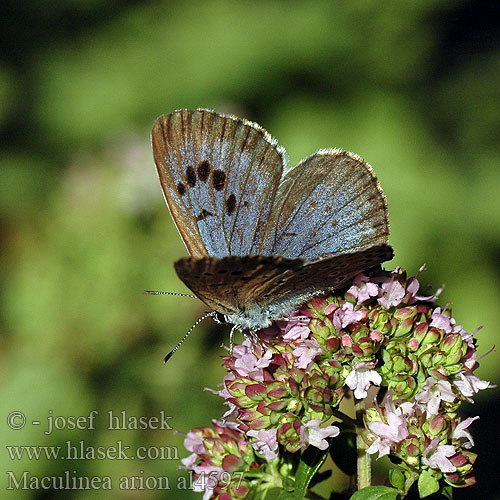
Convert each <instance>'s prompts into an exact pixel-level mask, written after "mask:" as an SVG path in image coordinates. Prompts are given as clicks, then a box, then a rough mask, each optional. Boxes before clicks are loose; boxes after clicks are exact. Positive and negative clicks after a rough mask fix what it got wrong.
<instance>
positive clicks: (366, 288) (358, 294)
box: [346, 274, 378, 305]
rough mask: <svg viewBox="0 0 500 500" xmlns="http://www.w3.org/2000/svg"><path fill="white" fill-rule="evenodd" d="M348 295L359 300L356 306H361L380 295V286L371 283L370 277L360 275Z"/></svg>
mask: <svg viewBox="0 0 500 500" xmlns="http://www.w3.org/2000/svg"><path fill="white" fill-rule="evenodd" d="M346 294H348V295H351V297H354V298H355V299H356V300H357V302H356V305H359V304H361V303H362V302H364V301H365V300H368V299H369V298H370V297H376V296H377V295H378V286H377V285H376V284H375V283H372V282H370V278H368V276H365V275H364V274H359V275H358V276H356V278H355V279H354V285H353V286H351V288H349V290H347V292H346Z"/></svg>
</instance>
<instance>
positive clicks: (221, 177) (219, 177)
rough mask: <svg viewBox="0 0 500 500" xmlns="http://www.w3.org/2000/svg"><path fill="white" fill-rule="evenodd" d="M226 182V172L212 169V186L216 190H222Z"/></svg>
mask: <svg viewBox="0 0 500 500" xmlns="http://www.w3.org/2000/svg"><path fill="white" fill-rule="evenodd" d="M225 184H226V174H225V173H224V171H223V170H213V171H212V186H213V187H214V189H215V190H216V191H222V190H223V189H224V186H225Z"/></svg>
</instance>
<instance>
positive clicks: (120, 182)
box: [0, 0, 500, 500]
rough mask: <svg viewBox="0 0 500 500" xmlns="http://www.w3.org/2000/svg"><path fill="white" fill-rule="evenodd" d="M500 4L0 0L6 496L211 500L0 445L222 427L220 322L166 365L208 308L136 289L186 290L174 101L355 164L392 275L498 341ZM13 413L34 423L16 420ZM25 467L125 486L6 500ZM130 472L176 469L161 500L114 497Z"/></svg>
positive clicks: (488, 367)
mask: <svg viewBox="0 0 500 500" xmlns="http://www.w3.org/2000/svg"><path fill="white" fill-rule="evenodd" d="M498 14H499V4H498V3H496V2H481V1H480V2H473V1H470V2H466V1H454V2H450V1H437V0H424V1H420V2H403V1H386V2H370V1H366V0H351V1H350V2H341V1H337V2H331V1H317V2H298V1H287V2H285V1H262V0H260V1H259V0H254V1H252V2H249V1H231V2H230V1H226V2H224V1H191V2H181V1H171V2H167V1H159V0H158V1H154V2H151V1H149V2H145V1H140V0H129V1H126V2H118V1H117V0H92V1H83V0H71V1H63V0H56V1H53V2H22V1H21V2H12V1H4V2H2V4H1V6H0V19H1V20H2V21H1V29H0V39H1V42H2V51H1V57H0V102H1V105H0V133H1V135H2V141H1V146H0V148H1V156H0V168H1V182H0V207H1V225H0V231H1V246H2V259H1V270H2V272H1V278H2V279H1V288H0V293H1V299H2V300H1V319H0V329H1V337H0V357H1V362H0V400H1V402H2V403H1V405H2V416H1V418H2V421H1V423H0V441H1V443H2V450H1V452H0V456H1V463H2V470H1V471H0V472H1V475H0V477H1V478H2V479H1V482H0V487H1V490H2V492H1V493H0V497H1V498H4V496H5V497H6V498H18V499H59V498H61V499H71V500H73V499H94V498H96V499H97V498H106V499H109V500H114V499H117V500H118V499H126V500H133V499H136V498H140V499H160V498H182V499H184V498H186V499H191V498H201V495H200V494H194V493H192V492H190V491H186V490H180V489H177V488H176V478H177V476H179V475H181V476H185V475H186V474H185V472H184V471H178V470H177V466H178V465H179V461H178V460H175V459H170V460H160V459H151V460H141V461H139V460H135V461H133V460H130V461H124V460H110V459H105V460H81V461H72V462H71V463H69V462H68V461H67V460H66V461H64V460H47V459H43V458H40V459H38V460H35V459H33V460H27V459H25V460H22V461H19V460H11V459H10V457H9V454H8V452H7V450H6V448H5V446H7V445H10V446H12V445H50V446H54V445H62V446H65V445H64V443H65V442H66V441H68V440H71V441H72V442H74V443H78V442H79V441H84V443H85V446H110V445H113V444H115V443H116V442H117V441H122V442H123V445H124V446H125V445H127V446H130V447H131V449H135V448H136V447H137V446H139V445H144V446H157V447H161V446H167V447H170V448H168V449H169V450H170V452H172V450H174V451H175V448H172V447H178V449H179V457H184V456H186V455H187V454H188V453H187V452H186V451H185V450H184V449H183V446H182V441H183V436H182V435H179V434H175V433H174V431H173V430H156V431H155V430H144V429H143V430H124V431H117V430H115V431H112V430H108V429H107V412H108V411H113V412H115V414H117V413H119V412H121V411H122V410H125V411H126V412H127V414H128V415H130V416H140V415H143V416H154V415H159V414H160V411H162V410H163V411H164V412H165V414H166V415H169V416H172V419H170V421H169V423H170V424H171V425H172V427H174V428H175V429H179V430H180V431H183V432H187V431H188V430H189V429H191V428H193V427H197V426H201V425H208V424H209V422H210V419H211V418H220V416H221V415H222V413H223V411H224V408H223V406H222V405H221V403H220V401H219V398H218V397H217V396H215V395H213V394H210V393H209V392H206V391H204V390H203V388H204V387H212V388H216V386H217V384H218V383H219V382H220V381H221V379H222V377H223V373H224V372H223V370H222V368H221V367H220V360H219V358H218V355H219V354H221V353H222V352H223V351H222V349H221V348H220V344H221V342H222V341H223V340H227V335H228V328H226V327H223V326H218V325H214V324H212V323H211V321H210V320H207V321H205V322H204V323H203V324H202V325H200V326H199V327H197V329H196V330H195V332H194V333H193V334H192V336H191V337H190V338H189V340H188V341H187V342H186V343H185V344H184V345H183V347H182V349H181V350H180V351H179V352H178V353H177V354H176V356H174V358H172V360H171V361H170V363H169V364H168V365H167V366H163V365H162V364H161V360H162V358H163V356H164V355H165V354H166V353H167V352H168V351H169V350H170V349H171V348H172V347H173V345H175V343H176V342H177V340H178V339H179V338H180V337H181V336H182V335H183V334H184V332H186V331H187V329H188V328H189V327H190V326H191V325H192V324H193V323H194V322H195V320H196V319H197V318H198V317H199V316H200V315H201V314H202V313H203V312H204V311H205V307H204V305H203V304H201V303H199V302H198V301H194V300H191V299H187V298H186V299H183V298H174V297H149V296H144V295H141V290H143V289H153V290H154V289H159V290H169V291H180V292H182V291H186V290H185V288H184V287H183V285H182V284H181V282H180V281H179V280H178V279H177V278H176V276H175V273H174V270H173V266H172V264H173V262H174V261H175V260H176V259H178V258H179V257H181V256H183V255H185V250H184V248H183V245H182V243H181V240H180V238H179V237H178V235H177V232H176V230H175V228H174V226H173V224H172V221H171V219H170V215H169V213H168V210H167V208H166V206H165V204H164V201H163V198H162V195H161V191H160V186H159V183H158V180H157V177H156V172H155V168H154V165H153V160H152V154H151V150H150V138H149V134H150V130H151V126H152V123H153V121H154V119H155V118H156V117H157V116H158V115H160V114H162V113H167V112H171V111H173V110H174V109H177V108H194V107H208V108H213V109H216V110H219V111H224V112H231V113H234V114H236V115H238V116H243V117H246V118H248V119H251V120H254V121H257V122H258V123H259V124H261V125H262V126H263V127H265V128H266V129H267V130H268V131H269V132H270V133H271V134H272V135H273V136H275V137H277V138H278V139H279V141H280V143H281V144H282V145H283V146H285V147H286V148H287V151H288V153H289V155H290V161H291V163H292V164H294V163H296V162H297V161H299V160H300V159H301V158H302V157H304V156H306V155H308V154H310V153H312V152H313V151H315V150H317V149H319V148H330V147H342V148H344V149H347V150H351V151H354V152H356V153H358V154H360V155H361V156H363V157H364V158H365V159H366V160H367V161H369V162H370V163H371V164H372V165H373V167H374V169H375V172H376V173H377V175H378V177H379V179H380V182H381V184H382V186H383V188H384V190H385V193H386V195H387V198H388V202H389V211H390V222H391V230H392V232H391V238H390V242H391V243H392V245H393V247H394V249H395V253H396V257H395V258H394V260H393V261H392V262H391V263H389V264H388V265H387V267H389V268H393V267H394V266H396V265H400V266H402V267H404V268H406V269H408V271H409V272H410V273H415V272H416V271H417V269H418V268H419V267H420V266H421V265H422V264H423V263H426V264H427V268H428V270H427V271H426V272H425V273H424V274H422V275H421V278H422V279H421V281H422V282H423V284H424V285H432V286H434V287H437V286H439V285H441V284H445V285H446V288H445V290H444V292H443V294H442V297H441V303H442V304H443V305H444V304H446V303H447V302H448V301H450V302H452V303H453V310H454V316H455V317H456V319H457V320H458V322H460V323H463V325H464V326H465V328H466V329H468V330H474V329H475V328H476V327H478V326H480V325H483V326H484V328H483V330H481V332H480V333H479V334H478V338H479V342H480V344H479V350H480V353H485V352H487V351H488V350H489V349H490V348H491V347H492V345H494V343H495V342H496V340H495V339H496V337H497V335H498V327H497V321H496V320H497V317H498V314H499V304H500V287H499V285H498V281H499V278H500V275H499V274H500V273H499V263H500V175H499V166H500V162H499V158H500V141H499V134H500V90H499V89H500V77H499V75H500V50H499V48H500V47H499V44H498V42H499V39H498V38H499V37H498V33H499V27H500V21H499V16H498ZM498 363H499V362H498V356H497V354H496V353H492V354H490V355H489V356H487V357H486V358H485V359H484V360H482V362H481V368H480V370H479V371H478V374H479V375H480V376H481V377H482V378H484V379H488V380H491V381H492V382H495V381H496V382H498V381H499V380H500V377H499V372H498ZM91 410H97V411H98V412H99V416H98V419H97V422H96V424H95V430H90V429H87V430H85V429H83V430H76V429H63V430H55V431H54V432H53V433H52V434H51V435H47V434H45V433H44V431H45V430H46V423H47V417H48V416H50V415H52V416H57V415H62V416H83V415H88V414H89V412H90V411H91ZM12 411H22V412H23V413H24V414H25V415H26V417H27V421H28V423H27V425H26V427H25V428H24V429H22V430H10V429H9V428H8V426H7V425H6V418H7V414H8V413H10V412H12ZM498 411H500V410H499V404H498V396H497V391H493V390H490V391H486V393H485V394H481V395H480V396H479V397H478V398H477V401H476V404H475V406H468V407H467V408H466V412H467V413H466V414H467V415H468V416H472V415H476V414H479V415H481V420H480V421H479V422H476V423H475V424H474V425H473V431H472V432H473V434H474V435H475V437H476V441H477V447H476V448H477V449H476V451H478V453H479V454H480V456H479V459H478V461H477V476H478V480H479V486H476V487H475V488H474V489H473V490H469V491H463V492H459V495H457V498H465V497H467V498H474V497H478V496H479V494H480V495H481V497H482V498H500V497H499V496H498V487H497V486H496V484H495V482H496V479H495V474H492V473H491V469H490V467H493V466H494V463H495V461H496V460H495V459H493V457H494V456H495V455H493V450H495V451H496V449H498V444H499V443H498V430H497V428H496V427H495V424H496V417H495V413H497V412H498ZM49 412H52V413H49ZM33 420H39V421H41V425H40V426H36V425H32V424H31V421H33ZM167 451H168V450H167ZM170 458H172V457H170ZM173 458H175V457H173ZM25 470H26V471H29V473H30V475H33V476H39V477H40V476H57V475H61V474H63V473H64V471H67V470H69V471H76V472H75V473H72V475H78V476H111V478H112V481H113V489H112V490H111V491H103V490H97V491H69V490H63V491H50V490H48V491H47V490H46V491H43V490H40V491H34V490H24V491H22V490H16V491H7V490H6V488H7V486H8V475H7V473H6V471H13V472H14V473H15V474H16V476H17V477H19V476H20V474H21V473H22V471H25ZM496 472H497V471H495V473H496ZM120 476H137V477H140V478H142V479H143V480H144V478H146V477H153V478H158V477H165V476H166V477H168V478H169V480H170V483H169V485H170V488H171V489H170V490H168V491H165V490H164V491H155V490H150V489H148V488H147V487H146V485H145V489H142V490H140V489H137V490H130V489H128V490H120V489H119V487H118V483H119V477H120ZM149 484H153V483H152V482H150V483H149ZM339 484H340V485H341V486H345V485H346V482H345V478H344V479H342V480H340V483H339ZM137 485H138V486H139V485H140V482H138V483H137ZM495 495H496V496H495Z"/></svg>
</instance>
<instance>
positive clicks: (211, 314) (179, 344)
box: [163, 312, 214, 364]
mask: <svg viewBox="0 0 500 500" xmlns="http://www.w3.org/2000/svg"><path fill="white" fill-rule="evenodd" d="M213 315H214V312H209V313H206V314H204V315H203V316H202V317H201V318H200V319H198V320H197V321H196V323H195V324H194V325H193V326H192V327H191V328H190V329H189V330H188V331H187V332H186V335H184V337H182V339H181V340H180V341H179V342H178V343H177V345H176V346H175V347H174V348H173V349H172V350H171V351H170V352H169V353H168V354H167V355H166V356H165V357H164V358H163V363H164V364H165V363H166V362H167V361H168V360H169V359H170V358H171V357H172V356H173V355H174V352H175V351H177V349H179V347H180V346H181V344H182V343H183V342H184V341H185V340H186V339H187V337H188V335H189V334H190V333H191V332H192V331H193V330H194V329H195V328H196V327H197V326H198V325H199V324H200V323H201V322H202V321H203V320H204V319H205V318H208V317H209V316H212V317H213Z"/></svg>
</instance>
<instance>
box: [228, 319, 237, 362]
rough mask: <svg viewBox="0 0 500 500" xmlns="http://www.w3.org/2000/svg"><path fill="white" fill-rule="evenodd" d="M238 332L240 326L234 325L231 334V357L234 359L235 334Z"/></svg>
mask: <svg viewBox="0 0 500 500" xmlns="http://www.w3.org/2000/svg"><path fill="white" fill-rule="evenodd" d="M236 330H238V325H234V326H233V327H232V328H231V332H230V333H229V356H230V357H231V358H232V357H233V347H234V332H235V331H236Z"/></svg>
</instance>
